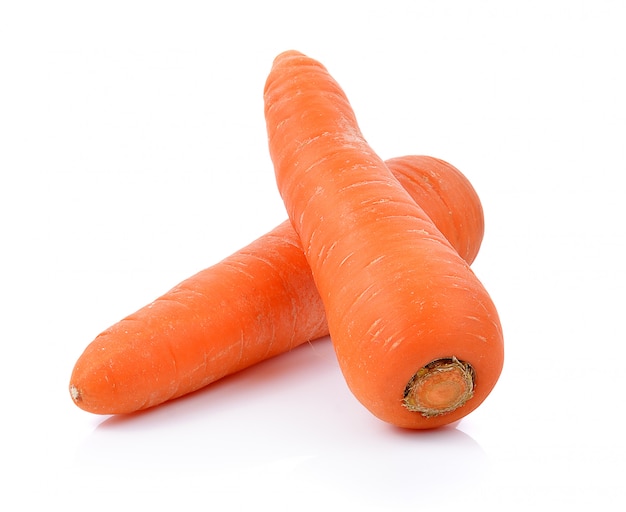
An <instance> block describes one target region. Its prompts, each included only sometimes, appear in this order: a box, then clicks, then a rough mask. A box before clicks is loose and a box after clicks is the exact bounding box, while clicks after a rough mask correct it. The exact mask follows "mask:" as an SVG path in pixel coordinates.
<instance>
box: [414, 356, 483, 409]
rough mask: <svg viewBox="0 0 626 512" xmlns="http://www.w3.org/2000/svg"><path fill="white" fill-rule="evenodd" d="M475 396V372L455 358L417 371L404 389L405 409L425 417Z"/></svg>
mask: <svg viewBox="0 0 626 512" xmlns="http://www.w3.org/2000/svg"><path fill="white" fill-rule="evenodd" d="M473 394H474V370H473V369H472V367H471V366H470V365H469V364H468V363H465V362H462V361H459V360H458V359H457V358H456V357H452V358H451V359H438V360H436V361H433V362H431V363H428V364H427V365H426V366H424V367H422V368H420V369H419V370H418V371H417V372H416V373H415V375H413V377H412V378H411V380H410V381H409V383H408V384H407V386H406V389H405V390H404V406H405V407H406V408H407V409H408V410H409V411H413V412H419V413H421V414H422V416H424V417H426V418H431V417H433V416H439V415H441V414H445V413H448V412H452V411H454V410H455V409H458V408H459V407H461V406H462V405H463V404H465V402H467V401H468V400H469V399H470V398H472V396H473Z"/></svg>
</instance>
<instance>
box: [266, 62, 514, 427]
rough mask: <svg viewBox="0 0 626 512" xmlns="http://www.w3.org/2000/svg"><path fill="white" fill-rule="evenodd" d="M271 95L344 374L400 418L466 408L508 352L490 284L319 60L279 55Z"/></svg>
mask: <svg viewBox="0 0 626 512" xmlns="http://www.w3.org/2000/svg"><path fill="white" fill-rule="evenodd" d="M264 98H265V115H266V121H267V130H268V138H269V149H270V154H271V157H272V160H273V162H274V168H275V171H276V181H277V184H278V188H279V191H280V194H281V196H282V198H283V200H284V202H285V206H286V208H287V212H288V214H289V218H290V219H291V222H292V224H293V226H294V228H295V230H296V232H297V233H298V235H299V237H300V240H301V242H302V247H303V248H304V252H305V256H306V258H307V261H308V262H309V265H310V267H311V271H312V274H313V278H314V280H315V283H316V286H317V288H318V290H319V292H320V296H321V298H322V301H323V303H324V307H325V311H326V315H327V321H328V326H329V331H330V337H331V339H332V341H333V345H334V347H335V351H336V353H337V357H338V360H339V365H340V367H341V370H342V372H343V374H344V377H345V379H346V382H347V384H348V386H349V387H350V389H351V390H352V392H353V393H354V395H355V396H356V397H357V398H358V399H359V400H360V401H361V402H362V404H363V405H365V406H366V407H367V408H368V409H369V410H370V411H371V412H372V413H373V414H374V415H376V416H377V417H379V418H380V419H382V420H384V421H387V422H389V423H392V424H395V425H397V426H401V427H409V428H431V427H437V426H440V425H443V424H446V423H450V422H453V421H456V420H458V419H459V418H461V417H463V416H465V415H466V414H468V413H469V412H471V411H472V410H473V409H475V408H476V407H477V406H478V405H479V404H480V403H481V402H482V401H483V400H484V399H485V398H486V397H487V395H488V394H489V393H490V391H491V390H492V388H493V387H494V385H495V383H496V381H497V379H498V378H499V375H500V373H501V369H502V364H503V339H502V330H501V326H500V321H499V318H498V314H497V311H496V308H495V307H494V304H493V302H492V301H491V299H490V297H489V295H488V293H487V292H486V290H485V289H484V287H483V286H482V284H481V283H480V281H479V280H478V279H477V278H476V276H475V275H474V273H473V272H472V271H471V270H470V268H469V265H468V264H467V262H466V261H464V260H463V259H462V258H461V257H460V256H459V254H458V253H457V252H456V251H455V250H454V248H453V247H452V246H451V245H450V243H449V242H448V241H447V240H446V238H445V237H444V236H443V235H442V233H441V232H440V231H439V230H438V229H437V227H436V226H435V224H433V222H432V220H431V219H430V218H428V216H427V215H426V213H425V212H424V210H423V208H420V206H419V205H418V204H417V203H416V202H415V201H413V200H412V199H411V197H410V195H409V194H408V193H407V192H406V190H404V189H403V188H402V186H401V185H400V183H399V182H398V180H397V179H395V178H394V176H393V174H392V173H391V172H390V170H389V168H388V166H387V165H385V163H384V162H383V161H382V160H381V159H380V158H379V157H378V156H377V155H376V153H375V152H374V151H373V150H372V148H371V147H370V146H369V145H368V144H367V142H366V141H365V140H364V138H363V136H362V134H361V132H360V129H359V127H358V124H357V121H356V118H355V115H354V112H353V111H352V108H351V106H350V104H349V102H348V99H347V97H346V96H345V94H344V92H343V90H342V89H341V87H340V86H339V84H338V83H337V82H336V81H335V80H334V79H333V78H332V77H331V76H330V74H329V73H328V71H327V70H326V68H324V66H322V64H320V63H319V62H317V61H315V60H313V59H311V58H308V57H307V56H305V55H302V54H301V53H298V52H295V51H288V52H285V53H283V54H280V55H279V56H278V57H277V58H276V59H275V61H274V64H273V66H272V69H271V71H270V73H269V76H268V78H267V82H266V86H265V95H264Z"/></svg>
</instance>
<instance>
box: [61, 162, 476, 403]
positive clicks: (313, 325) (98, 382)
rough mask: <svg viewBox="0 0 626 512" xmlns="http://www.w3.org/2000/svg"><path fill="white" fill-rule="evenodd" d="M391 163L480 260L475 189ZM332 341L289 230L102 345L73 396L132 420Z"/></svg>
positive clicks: (76, 379) (415, 165)
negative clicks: (312, 344)
mask: <svg viewBox="0 0 626 512" xmlns="http://www.w3.org/2000/svg"><path fill="white" fill-rule="evenodd" d="M388 163H389V166H390V168H392V169H394V170H397V172H398V177H399V179H401V180H402V181H403V183H404V184H405V186H406V187H407V189H408V190H410V192H411V194H412V195H413V197H415V199H416V200H419V201H420V203H421V204H422V205H423V207H424V208H425V209H426V210H427V211H428V212H429V213H430V214H431V215H432V217H433V220H434V221H435V222H437V223H438V224H439V225H440V226H441V228H442V230H443V231H444V232H445V233H446V234H447V235H448V236H450V239H451V241H452V242H453V243H454V244H455V246H456V247H458V250H459V251H460V253H461V254H462V255H463V257H465V258H466V259H467V260H468V261H470V262H471V261H473V259H474V258H475V256H476V253H477V252H478V249H479V247H480V244H481V241H482V237H483V213H482V208H481V204H480V201H479V199H478V196H477V195H476V193H475V191H474V189H473V188H472V186H471V184H470V183H469V181H468V180H467V179H466V178H465V177H464V176H463V175H462V174H461V173H460V172H459V171H458V170H457V169H455V168H454V167H453V166H451V165H449V164H447V163H445V162H443V161H441V160H437V159H435V158H431V157H424V156H406V157H401V158H395V159H392V160H390V161H389V162H388ZM327 334H328V327H327V325H326V317H325V315H324V310H323V305H322V303H321V300H320V297H319V294H318V293H317V290H316V288H315V285H314V283H313V280H312V278H311V272H310V269H309V266H308V264H307V262H306V260H305V258H304V254H303V252H302V248H301V246H300V241H299V240H298V238H297V236H296V234H295V232H294V231H293V228H292V227H291V225H290V223H289V221H285V222H284V223H282V224H281V225H279V226H278V227H276V228H275V229H274V230H272V231H271V232H269V233H268V234H266V235H264V236H262V237H261V238H259V239H258V240H256V241H255V242H253V243H252V244H250V245H249V246H247V247H245V248H243V249H241V250H240V251H238V252H236V253H235V254H233V255H231V256H229V257H227V258H226V259H224V260H223V261H222V262H220V263H218V264H216V265H214V266H212V267H209V268H208V269H205V270H203V271H201V272H199V273H198V274H196V275H194V276H192V277H190V278H188V279H186V280H185V281H183V282H181V283H180V284H179V285H177V286H176V287H175V288H173V289H172V290H170V291H169V292H167V293H166V294H164V295H163V296H162V297H160V298H158V299H156V300H155V301H154V302H152V303H151V304H149V305H147V306H145V307H143V308H141V309H140V310H139V311H137V312H136V313H134V314H132V315H130V316H128V317H127V318H125V319H123V320H121V321H120V322H118V323H117V324H115V325H113V326H112V327H110V328H109V329H107V330H106V331H104V332H103V333H101V334H100V335H99V336H97V337H96V339H95V340H94V341H93V342H92V343H91V344H90V345H89V346H88V347H87V348H86V350H85V351H84V353H83V354H82V355H81V356H80V358H79V359H78V361H77V362H76V365H75V367H74V370H73V373H72V376H71V380H70V392H71V396H72V398H73V400H74V402H75V403H76V404H77V405H78V406H79V407H81V408H83V409H85V410H87V411H89V412H92V413H98V414H116V413H129V412H133V411H136V410H140V409H145V408H147V407H151V406H154V405H157V404H159V403H162V402H165V401H167V400H170V399H172V398H176V397H178V396H181V395H184V394H186V393H189V392H191V391H194V390H196V389H199V388H201V387H203V386H205V385H207V384H209V383H211V382H213V381H215V380H218V379H219V378H221V377H224V376H225V375H228V374H231V373H234V372H236V371H238V370H241V369H243V368H245V367H247V366H250V365H252V364H254V363H257V362H259V361H262V360H264V359H267V358H269V357H271V356H274V355H277V354H280V353H281V352H285V351H288V350H289V349H291V348H292V347H294V346H296V345H298V344H301V343H304V342H306V341H309V340H312V339H315V338H319V337H322V336H325V335H327Z"/></svg>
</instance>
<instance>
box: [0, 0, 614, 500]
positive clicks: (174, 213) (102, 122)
mask: <svg viewBox="0 0 626 512" xmlns="http://www.w3.org/2000/svg"><path fill="white" fill-rule="evenodd" d="M0 5H1V7H0V169H1V174H0V176H1V178H0V179H1V182H0V223H1V224H0V226H1V234H0V236H1V240H0V243H1V246H2V249H1V253H0V258H1V259H0V277H1V282H0V286H1V287H0V311H1V315H2V316H1V330H0V339H1V342H2V345H1V346H2V371H1V372H0V379H1V381H0V384H1V390H2V420H1V423H0V432H1V437H0V443H1V454H0V460H1V461H2V462H1V464H2V468H3V470H4V471H3V472H4V473H5V476H4V479H3V481H2V492H1V493H0V508H2V509H3V510H32V508H31V507H32V506H33V504H34V503H36V502H37V503H38V502H39V500H42V499H43V500H45V502H46V505H47V506H48V507H52V506H61V507H63V509H64V510H67V511H78V510H80V511H85V510H139V509H140V510H150V509H153V508H159V509H160V508H169V509H172V510H191V509H192V507H193V509H194V510H201V509H207V510H226V511H230V510H244V509H245V510H248V509H251V508H252V507H255V508H259V507H261V506H273V507H274V510H290V511H291V510H320V509H322V507H323V509H326V510H342V509H346V510H359V509H360V510H368V511H369V510H373V511H377V510H381V511H387V510H417V509H420V508H422V507H428V508H429V509H430V510H459V509H461V507H462V509H463V510H482V511H491V510H568V509H569V508H570V507H573V506H574V505H581V506H587V507H593V510H620V507H621V506H623V503H624V500H625V499H626V493H625V492H624V490H623V483H624V476H626V472H625V471H624V466H625V461H626V441H625V440H624V439H625V438H624V435H623V423H622V422H621V412H622V411H621V410H622V409H623V406H624V396H625V394H624V391H625V389H626V381H625V376H624V370H623V367H624V363H623V361H624V357H625V356H626V350H625V348H624V346H625V341H626V335H625V333H624V316H623V314H624V312H623V310H624V306H625V305H626V304H625V303H624V287H625V285H626V279H625V271H624V261H623V256H624V254H623V253H624V249H625V247H626V243H625V228H624V220H625V218H624V217H625V216H624V207H623V203H621V201H623V196H624V194H623V183H624V181H623V175H624V171H625V170H626V150H625V148H626V100H625V97H626V95H625V92H624V91H626V78H625V77H624V67H625V64H626V35H625V34H626V31H624V26H625V24H626V4H625V3H624V2H621V1H619V0H613V1H611V0H593V1H586V0H584V1H583V0H578V1H576V0H573V1H545V0H542V1H526V2H501V1H496V0H493V1H481V0H479V1H473V2H464V1H437V2H435V1H432V2H425V1H419V0H411V1H393V0H390V1H388V2H380V1H364V0H362V1H359V2H356V1H355V2H341V1H339V0H332V1H325V0H317V1H315V2H310V3H306V4H305V3H298V2H293V1H291V2H288V1H275V0H265V1H260V2H256V1H248V2H241V1H240V2H237V1H233V2H222V3H218V2H186V1H177V2H159V1H151V2H137V1H124V2H115V1H109V2H84V1H76V2H69V1H58V2H43V1H42V2H29V1H21V2H18V1H15V2H11V1H7V2H3V3H2V4H0ZM290 48H293V49H297V50H300V51H302V52H304V53H306V54H308V55H310V56H311V57H313V58H316V59H317V60H320V61H321V62H322V63H323V64H324V65H325V66H326V67H327V68H328V69H329V71H330V72H331V74H333V76H334V77H335V78H336V79H337V80H338V81H339V83H340V84H341V85H342V87H343V88H344V90H345V91H346V93H347V95H348V97H349V98H350V100H351V103H352V105H353V107H354V110H355V112H356V114H357V117H358V119H359V122H360V125H361V128H362V131H363V132H364V134H365V136H366V138H367V139H368V141H369V142H370V144H371V145H372V147H374V149H375V150H376V151H377V152H378V153H379V154H380V156H382V157H383V158H390V157H393V156H399V155H403V154H409V153H417V154H428V155H432V156H436V157H439V158H442V159H444V160H447V161H449V162H451V163H452V164H453V165H455V166H456V167H458V168H459V169H460V170H461V171H462V172H463V173H464V174H465V175H466V176H467V177H468V178H469V179H470V180H471V182H472V183H473V184H474V187H475V188H476V190H477V191H478V193H479V195H480V197H481V200H482V202H483V206H484V210H485V216H486V235H485V240H484V243H483V246H482V248H481V253H480V254H479V256H478V259H477V260H476V262H475V264H474V269H475V271H476V273H477V274H478V276H479V278H480V279H481V280H482V281H483V283H484V284H485V285H486V287H487V288H488V290H489V291H490V293H491V295H492V297H493V299H494V301H495V303H496V305H497V306H498V309H499V311H500V314H501V318H502V323H503V327H504V331H505V341H506V363H505V369H504V372H503V374H502V377H501V380H500V381H499V383H498V385H497V387H496V389H495V390H494V391H493V393H492V394H491V396H490V397H489V398H488V399H487V401H486V402H485V403H484V404H483V405H482V406H481V407H480V408H479V409H478V410H476V411H475V412H474V413H472V414H471V415H469V416H468V417H466V418H465V419H463V420H462V421H461V422H460V423H458V424H457V425H455V426H453V427H451V428H445V429H442V430H440V431H435V432H404V431H399V430H397V429H394V428H392V427H389V426H387V425H385V424H383V423H381V422H380V421H378V420H377V419H375V418H374V417H372V416H371V415H370V414H369V413H368V412H367V411H365V410H364V409H363V408H362V407H361V406H360V405H359V404H358V403H356V401H355V400H354V399H353V397H352V396H351V395H350V393H349V391H348V390H347V388H346V387H345V384H344V382H343V380H342V377H341V375H340V373H339V370H338V368H337V365H336V363H335V360H334V354H333V352H332V346H331V344H330V341H329V340H328V339H323V340H319V341H317V342H315V343H312V344H311V345H304V346H301V347H300V348H298V349H296V350H294V351H293V352H292V353H290V354H288V355H285V356H281V357H278V358H275V359H274V360H271V361H268V362H266V363H264V364H261V365H259V366H257V367H255V368H252V369H250V370H248V371H244V372H242V373H240V374H238V375H236V376H233V377H231V378H227V379H224V380H223V381H221V382H218V383H216V384H215V385H213V386H210V387H208V388H206V389H205V390H202V391H201V392H198V393H196V394H193V395H191V396H189V397H186V398H184V399H181V400H178V401H175V402H173V403H170V404H168V405H165V406H162V407H158V408H155V409H153V410H151V411H148V412H145V413H142V414H137V415H134V416H131V417H126V418H117V417H100V416H95V415H91V414H89V413H86V412H84V411H82V410H80V409H78V408H77V407H76V406H75V405H74V404H73V403H72V401H71V399H70V396H69V393H68V390H67V386H68V381H69V376H70V373H71V370H72V367H73V365H74V363H75V361H76V359H77V358H78V356H79V355H80V353H81V352H82V350H83V349H84V348H85V346H86V345H87V344H88V343H89V342H90V341H91V340H92V339H93V338H94V337H95V335H97V334H98V333H99V332H100V331H102V330H103V329H105V328H106V327H108V326H109V325H111V324H113V323H115V322H116V321H118V320H119V319H121V318H122V317H123V316H126V315H127V314H129V313H132V312H133V311H135V310H136V309H138V308H140V307H141V306H143V305H145V304H147V303H149V302H151V301H152V300H153V299H154V298H156V297H157V296H158V295H161V294H162V293H164V292H165V291H167V290H168V289H170V288H171V287H172V286H174V285H175V284H177V283H178V282H179V281H182V280H183V279H185V278H186V277H188V276H190V275H192V274H194V273H195V272H197V271H199V270H201V269H203V268H205V267H207V266H209V265H211V264H213V263H216V262H217V261H219V260H220V259H222V258H223V257H225V256H227V255H228V254H230V253H232V252H234V251H235V250H237V249H239V248H240V247H243V246H244V245H246V244H247V243H248V242H250V241H252V240H253V239H255V238H257V237H259V236H260V235H262V234H263V233H265V232H266V231H268V230H269V229H271V228H272V227H274V226H275V225H277V224H278V223H280V222H281V221H282V220H283V219H285V218H286V216H285V213H284V209H283V205H282V202H281V200H280V197H279V195H278V193H277V191H276V189H275V184H274V176H273V171H272V167H271V162H270V159H269V155H268V151H267V147H266V133H265V125H264V123H265V121H264V118H263V101H262V90H263V86H264V81H265V78H266V76H267V73H268V71H269V68H270V66H271V63H272V60H273V58H274V57H275V56H276V55H277V54H278V53H280V52H282V51H283V50H287V49H290ZM7 473H8V479H7ZM8 503H11V505H7V504H8ZM138 507H140V508H138ZM348 507H349V508H348ZM357 507H358V508H357Z"/></svg>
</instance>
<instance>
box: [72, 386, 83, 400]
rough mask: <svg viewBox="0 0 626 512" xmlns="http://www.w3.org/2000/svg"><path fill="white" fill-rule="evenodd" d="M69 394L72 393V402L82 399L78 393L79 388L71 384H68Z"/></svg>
mask: <svg viewBox="0 0 626 512" xmlns="http://www.w3.org/2000/svg"><path fill="white" fill-rule="evenodd" d="M70 395H72V400H74V402H76V403H78V402H80V401H81V400H82V395H81V393H80V389H78V388H77V387H76V386H74V385H73V384H72V385H71V386H70Z"/></svg>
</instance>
